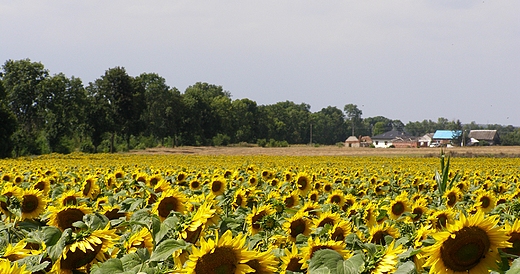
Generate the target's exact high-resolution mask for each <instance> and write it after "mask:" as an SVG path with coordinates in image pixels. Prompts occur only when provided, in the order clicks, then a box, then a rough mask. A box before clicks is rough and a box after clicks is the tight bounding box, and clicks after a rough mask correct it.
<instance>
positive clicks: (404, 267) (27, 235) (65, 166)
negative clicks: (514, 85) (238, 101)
mask: <svg viewBox="0 0 520 274" xmlns="http://www.w3.org/2000/svg"><path fill="white" fill-rule="evenodd" d="M519 177H520V159H518V158H501V159H498V158H451V159H450V158H449V157H447V156H446V155H444V154H441V156H440V157H438V158H418V157H346V156H341V157H340V156H337V157H332V156H313V157H307V156H261V155H257V156H196V155H130V154H96V155H89V154H78V153H73V154H69V155H59V154H51V155H45V156H39V157H27V158H19V159H7V160H0V210H1V213H0V218H1V219H2V223H1V224H0V227H1V229H0V234H1V235H0V273H381V274H383V273H490V272H491V273H508V274H509V273H520V259H518V256H519V255H520V221H519V217H520V201H519V199H518V198H519V197H520V182H519Z"/></svg>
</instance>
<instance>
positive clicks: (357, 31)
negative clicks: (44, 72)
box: [0, 0, 520, 126]
mask: <svg viewBox="0 0 520 274" xmlns="http://www.w3.org/2000/svg"><path fill="white" fill-rule="evenodd" d="M24 58H29V59H31V60H32V61H39V62H42V63H43V64H44V65H45V67H46V68H47V69H49V70H50V72H51V74H56V73H59V72H63V73H65V74H66V75H67V76H69V77H70V76H72V75H74V76H76V77H79V78H81V79H82V80H83V82H84V84H85V85H86V84H87V83H88V82H91V81H94V80H95V79H97V78H99V77H100V76H101V75H103V74H104V72H105V70H107V69H109V68H112V67H116V66H122V67H125V68H126V70H127V72H128V73H129V74H130V75H131V76H137V75H139V74H140V73H143V72H155V73H158V74H159V75H161V76H162V77H164V78H165V79H166V81H167V84H168V85H170V86H172V87H176V88H178V89H179V90H180V91H181V92H184V90H185V89H186V88H187V87H188V86H190V85H193V84H194V83H196V82H208V83H211V84H216V85H221V86H223V88H224V89H225V90H227V91H229V92H231V94H232V96H233V97H232V98H233V99H240V98H249V99H251V100H254V101H256V102H257V103H258V104H260V105H266V104H274V103H276V102H280V101H286V100H289V101H293V102H295V103H298V104H299V103H307V104H309V105H311V111H312V112H316V111H319V110H320V109H322V108H324V107H327V106H329V105H330V106H336V107H338V108H340V109H343V106H344V105H345V104H349V103H353V104H356V105H358V107H359V108H360V109H361V110H362V111H363V117H373V116H378V115H381V116H385V117H387V118H390V119H400V120H401V121H403V122H404V123H405V124H406V123H407V122H408V121H422V120H424V119H431V120H435V121H436V120H437V118H438V117H444V118H447V119H449V120H453V119H460V120H461V121H462V122H463V123H469V122H471V121H475V122H477V123H480V124H488V123H490V124H502V125H514V126H520V1H518V0H500V1H496V0H495V1H490V0H484V1H482V0H480V1H468V0H457V1H452V0H432V1H418V0H409V1H387V0H384V1H383V0H381V1H371V0H367V1H365V0H363V1H362V0H358V1H280V0H273V1H244V0H237V1H129V0H124V1H123V0H121V1H71V0H66V1H65V0H61V1H58V0H56V1H40V0H38V1H35V0H32V1H18V0H17V1H6V0H0V62H1V63H2V64H3V63H4V62H5V61H6V60H8V59H13V60H18V59H24Z"/></svg>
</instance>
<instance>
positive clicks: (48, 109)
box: [39, 73, 87, 153]
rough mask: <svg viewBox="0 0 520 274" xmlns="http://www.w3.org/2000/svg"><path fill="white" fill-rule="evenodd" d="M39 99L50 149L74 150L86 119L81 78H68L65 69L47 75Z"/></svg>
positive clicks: (84, 94) (62, 151) (66, 151)
mask: <svg viewBox="0 0 520 274" xmlns="http://www.w3.org/2000/svg"><path fill="white" fill-rule="evenodd" d="M39 101H40V102H41V105H42V108H40V111H41V114H40V115H41V116H42V117H43V118H44V119H45V126H44V130H45V136H46V138H47V141H48V143H49V146H50V150H51V151H54V152H60V153H69V152H71V151H72V149H73V145H74V144H73V143H72V141H73V139H74V137H75V136H80V135H81V134H82V133H83V132H82V129H83V128H82V126H83V125H84V123H85V119H86V116H85V106H86V102H87V95H86V93H85V89H84V88H83V83H82V82H81V79H79V78H75V77H72V78H70V79H69V78H67V77H66V76H65V75H64V74H63V73H59V74H57V75H54V76H52V77H48V78H46V79H45V81H44V82H43V89H42V94H41V97H40V99H39Z"/></svg>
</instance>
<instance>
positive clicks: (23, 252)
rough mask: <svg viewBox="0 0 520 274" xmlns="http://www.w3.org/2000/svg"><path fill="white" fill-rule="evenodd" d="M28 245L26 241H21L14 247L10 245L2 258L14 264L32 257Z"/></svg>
mask: <svg viewBox="0 0 520 274" xmlns="http://www.w3.org/2000/svg"><path fill="white" fill-rule="evenodd" d="M26 245H27V243H26V242H25V241H24V240H21V241H19V242H18V243H16V244H15V245H14V246H13V245H12V244H11V243H10V244H8V245H7V247H6V248H5V249H4V250H3V252H2V255H1V256H0V257H1V258H3V259H7V260H9V261H11V262H14V261H18V260H20V259H23V258H25V257H27V256H30V255H32V254H31V253H32V252H31V250H30V249H26V248H25V246H26Z"/></svg>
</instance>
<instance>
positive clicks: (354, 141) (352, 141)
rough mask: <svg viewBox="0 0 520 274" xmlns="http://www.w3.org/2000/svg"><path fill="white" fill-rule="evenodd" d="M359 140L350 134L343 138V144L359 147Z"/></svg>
mask: <svg viewBox="0 0 520 274" xmlns="http://www.w3.org/2000/svg"><path fill="white" fill-rule="evenodd" d="M360 143H361V142H360V141H359V139H358V138H357V137H356V136H350V137H348V138H347V140H345V146H346V147H360V145H361V144H360Z"/></svg>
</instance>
